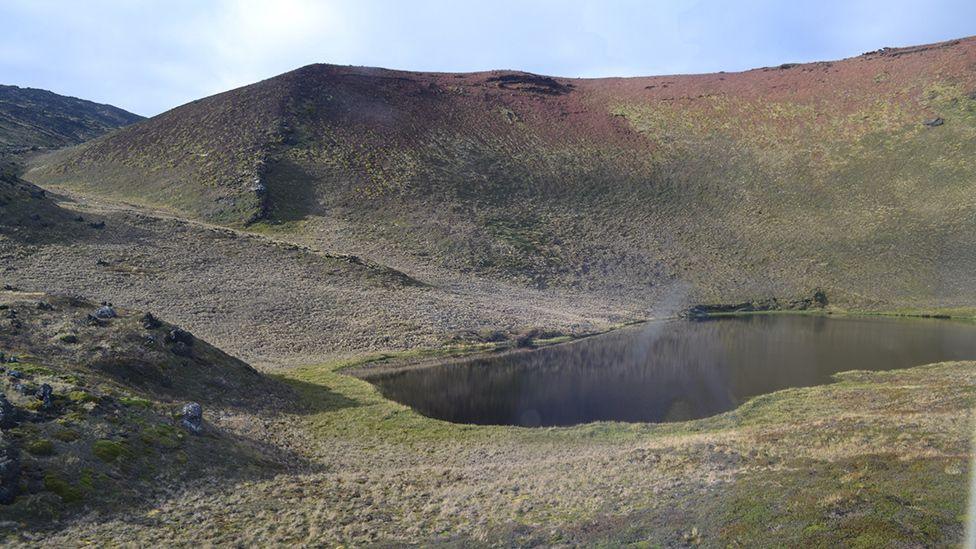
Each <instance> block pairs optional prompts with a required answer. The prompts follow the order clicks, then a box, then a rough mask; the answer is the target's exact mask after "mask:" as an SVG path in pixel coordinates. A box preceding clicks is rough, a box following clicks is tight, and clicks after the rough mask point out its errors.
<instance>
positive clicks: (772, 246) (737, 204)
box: [27, 38, 976, 307]
mask: <svg viewBox="0 0 976 549" xmlns="http://www.w3.org/2000/svg"><path fill="white" fill-rule="evenodd" d="M974 137H976V39H974V38H966V39H962V40H954V41H951V42H946V43H940V44H933V45H928V46H919V47H912V48H885V49H882V50H878V51H875V52H870V53H866V54H864V55H862V56H859V57H855V58H850V59H845V60H842V61H836V62H822V63H807V64H784V65H781V66H778V67H767V68H762V69H755V70H751V71H746V72H742V73H717V74H707V75H684V76H660V77H647V78H610V79H592V80H586V79H564V78H553V77H546V76H538V75H532V74H526V73H517V72H507V71H496V72H486V73H473V74H439V73H437V74H435V73H409V72H401V71H390V70H382V69H368V68H354V67H337V66H329V65H312V66H308V67H304V68H301V69H298V70H296V71H293V72H290V73H286V74H284V75H281V76H278V77H275V78H272V79H269V80H265V81H262V82H259V83H257V84H253V85H251V86H246V87H243V88H240V89H236V90H233V91H229V92H226V93H223V94H219V95H216V96H213V97H209V98H206V99H202V100H199V101H194V102H192V103H189V104H187V105H184V106H182V107H179V108H176V109H173V110H171V111H169V112H166V113H164V114H161V115H159V116H157V117H154V118H152V119H150V120H148V121H147V122H145V123H142V124H138V125H135V126H132V127H129V128H125V129H123V130H120V131H118V132H115V133H113V134H111V135H108V136H104V137H102V138H100V139H96V140H94V141H92V142H89V143H86V144H84V145H81V146H79V147H76V148H72V149H68V150H64V151H59V152H56V153H53V154H50V155H47V156H44V157H41V158H38V159H36V160H35V162H34V164H33V167H32V169H31V170H30V171H29V172H28V174H27V178H28V179H30V180H31V181H34V182H36V183H39V184H42V185H55V186H58V185H61V186H63V187H64V188H68V189H73V190H76V191H80V192H82V193H91V194H92V195H98V196H109V197H116V198H121V199H123V200H126V201H129V202H133V203H137V204H143V205H148V206H152V207H156V208H164V209H168V210H169V211H171V212H175V213H177V214H178V215H181V216H191V217H195V218H197V219H202V220H207V221H211V222H217V223H222V224H226V225H230V226H238V227H248V228H251V229H262V230H264V229H270V230H274V231H277V232H278V234H280V235H283V236H282V237H284V238H288V239H292V240H295V241H301V242H313V243H315V244H316V245H320V246H323V247H327V248H330V249H339V250H343V251H346V252H349V253H356V254H357V255H363V256H365V257H369V258H371V259H375V260H377V261H380V262H383V263H387V264H391V265H394V266H396V267H397V268H400V269H402V270H406V271H407V272H426V271H427V270H430V269H434V270H437V271H438V272H449V273H475V274H477V275H479V276H487V277H490V278H494V279H498V280H507V281H514V282H515V283H518V284H522V285H528V286H532V287H537V288H546V287H556V288H569V289H573V290H580V291H585V292H590V293H594V294H599V295H628V296H634V297H635V298H637V299H640V300H646V301H649V302H653V301H654V300H655V299H657V298H659V297H660V296H663V295H666V294H667V295H670V294H673V293H675V292H678V291H679V290H676V288H681V290H680V293H681V298H682V299H684V300H685V301H688V302H699V303H723V302H729V301H740V300H752V299H761V298H767V297H771V296H772V297H778V298H780V299H795V298H800V297H803V296H809V295H811V294H812V292H813V291H814V290H815V289H817V288H821V289H823V290H824V291H825V292H826V295H827V296H828V298H829V299H831V300H832V301H833V302H835V303H848V304H854V305H856V306H859V307H884V306H888V307H890V306H944V305H949V304H953V305H958V304H963V303H964V304H971V303H970V302H971V301H972V297H971V292H970V291H969V288H971V286H972V283H973V282H974V280H973V275H972V273H974V272H976V253H973V252H974V250H973V245H972V242H971V240H970V239H968V238H966V237H965V236H964V235H967V234H971V233H972V231H973V230H974V229H976V216H974V215H972V214H973V212H974V210H976V203H974V198H973V197H974V196H976V193H974V192H973V191H974V190H976V189H974V188H973V186H974V185H976V180H974V178H973V174H974V173H976V165H974V162H976V160H974V159H976V154H974V153H976V140H974V139H973V138H974Z"/></svg>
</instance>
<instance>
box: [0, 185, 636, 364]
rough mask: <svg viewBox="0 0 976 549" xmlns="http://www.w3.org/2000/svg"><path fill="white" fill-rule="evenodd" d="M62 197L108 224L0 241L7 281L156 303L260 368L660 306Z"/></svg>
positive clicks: (141, 304) (136, 304)
mask: <svg viewBox="0 0 976 549" xmlns="http://www.w3.org/2000/svg"><path fill="white" fill-rule="evenodd" d="M62 205H63V206H64V207H65V208H66V209H68V210H74V211H77V212H78V213H80V214H82V215H84V216H86V217H87V218H90V219H92V220H94V219H99V220H104V221H105V223H106V227H105V229H103V230H100V231H89V232H88V233H86V234H77V235H69V236H67V237H65V238H63V239H59V240H58V241H56V242H49V243H44V244H34V243H31V242H20V241H18V240H16V239H15V238H5V239H2V240H0V257H2V258H3V266H2V267H0V278H2V280H3V282H4V283H6V284H10V285H13V286H15V287H18V288H22V289H24V290H31V291H49V292H53V293H74V294H80V295H84V296H91V297H92V298H93V299H96V300H98V301H101V300H108V301H112V302H113V303H118V304H122V305H125V306H127V307H131V308H134V309H143V310H149V311H152V312H153V313H156V314H158V315H159V316H160V317H162V318H166V319H169V320H171V321H172V322H174V323H176V324H179V325H182V326H184V327H185V328H187V329H189V330H191V331H192V332H194V333H196V334H199V335H200V336H201V337H203V338H205V339H207V340H209V341H211V342H213V343H214V344H215V345H217V346H218V347H220V348H222V349H224V350H225V351H227V352H229V353H231V354H233V355H235V356H237V357H239V358H242V359H244V360H246V361H248V362H249V363H251V364H253V365H254V366H256V367H259V368H262V367H263V368H274V367H278V366H294V365H299V364H309V363H315V362H323V361H326V360H330V359H334V358H335V357H336V356H342V355H347V354H357V353H366V352H376V351H387V350H403V349H408V348H416V347H438V346H441V345H443V344H444V343H445V342H446V341H449V340H450V339H451V338H452V337H454V336H456V335H458V334H461V335H462V336H463V334H464V333H466V332H470V331H478V330H482V329H492V330H499V329H502V330H504V329H512V330H514V331H519V330H523V329H528V328H531V327H536V326H542V327H546V328H550V329H555V330H560V331H565V332H567V333H576V332H590V331H594V330H597V331H599V330H602V329H606V328H607V327H609V326H612V325H614V324H616V323H620V322H624V321H628V320H634V319H641V318H646V317H647V316H648V314H649V310H650V306H651V303H650V302H645V303H642V302H640V301H639V300H634V299H629V298H626V297H624V296H619V297H614V296H605V295H600V296H593V295H587V294H584V293H575V292H570V291H564V290H550V291H544V290H534V289H529V288H525V287H520V286H518V285H508V284H505V283H503V282H498V281H493V280H488V279H485V278H478V277H475V276H465V275H448V274H446V273H443V272H438V271H436V270H434V269H426V270H424V271H422V272H419V273H414V272H409V271H408V272H407V273H406V274H408V275H411V276H415V277H416V278H417V279H418V281H419V282H420V283H421V284H422V285H412V284H404V283H403V282H402V281H401V280H400V278H399V277H397V276H394V275H390V274H389V273H388V270H387V269H385V268H383V267H382V266H370V265H362V264H358V263H350V262H349V261H347V260H345V259H343V258H342V257H337V256H336V255H333V254H330V253H329V252H330V251H329V250H325V251H317V250H314V249H312V248H308V247H303V246H298V245H295V244H292V243H289V242H284V241H282V240H276V239H274V238H270V237H266V236H262V235H258V234H253V233H247V232H242V231H237V230H234V229H228V228H224V227H218V226H213V225H208V224H205V223H201V222H194V221H187V220H181V219H178V218H175V217H172V216H168V215H166V214H164V213H161V212H151V211H147V210H140V209H136V208H133V207H127V206H126V205H124V204H120V203H107V202H105V201H94V200H92V201H89V200H85V199H84V198H81V197H76V201H70V200H69V201H64V202H62ZM367 259H369V258H367Z"/></svg>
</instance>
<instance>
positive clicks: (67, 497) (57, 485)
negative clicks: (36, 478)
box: [44, 473, 84, 503]
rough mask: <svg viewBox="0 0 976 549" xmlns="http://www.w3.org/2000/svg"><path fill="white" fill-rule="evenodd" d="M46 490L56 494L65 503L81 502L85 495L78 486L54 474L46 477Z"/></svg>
mask: <svg viewBox="0 0 976 549" xmlns="http://www.w3.org/2000/svg"><path fill="white" fill-rule="evenodd" d="M44 489H46V490H48V491H49V492H54V493H55V494H57V495H58V496H60V497H61V500H62V501H64V502H65V503H70V502H73V501H79V500H81V498H82V497H83V495H84V494H82V492H81V490H80V489H79V488H78V487H77V486H73V485H72V484H71V483H70V482H68V481H66V480H64V479H63V478H61V477H59V476H57V475H55V474H54V473H48V474H46V475H44Z"/></svg>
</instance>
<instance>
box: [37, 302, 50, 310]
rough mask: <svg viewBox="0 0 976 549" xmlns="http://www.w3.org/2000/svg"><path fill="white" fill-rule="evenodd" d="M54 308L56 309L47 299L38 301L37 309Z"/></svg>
mask: <svg viewBox="0 0 976 549" xmlns="http://www.w3.org/2000/svg"><path fill="white" fill-rule="evenodd" d="M53 309H54V307H52V306H51V304H50V303H48V302H47V301H38V302H37V310H39V311H50V310H53Z"/></svg>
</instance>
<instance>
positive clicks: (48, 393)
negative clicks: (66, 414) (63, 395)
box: [36, 383, 54, 410]
mask: <svg viewBox="0 0 976 549" xmlns="http://www.w3.org/2000/svg"><path fill="white" fill-rule="evenodd" d="M36 394H37V398H38V399H40V400H42V401H43V404H41V407H42V408H43V409H45V410H47V409H50V408H51V407H52V406H54V401H53V400H52V397H53V396H54V389H53V388H52V387H51V386H50V385H48V384H47V383H44V384H43V385H41V387H40V388H39V389H38V390H37V393H36Z"/></svg>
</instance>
